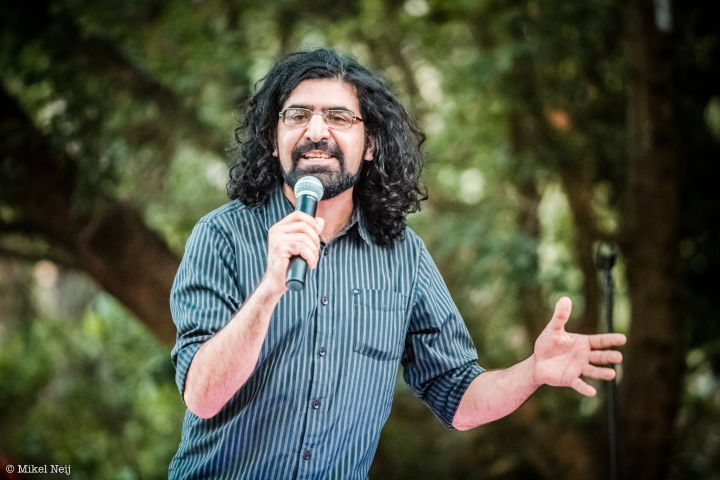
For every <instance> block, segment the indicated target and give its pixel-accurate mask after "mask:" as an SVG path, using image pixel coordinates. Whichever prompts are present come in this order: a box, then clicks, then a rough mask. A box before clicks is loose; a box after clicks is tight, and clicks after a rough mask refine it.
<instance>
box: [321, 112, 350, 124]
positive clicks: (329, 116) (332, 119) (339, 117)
mask: <svg viewBox="0 0 720 480" xmlns="http://www.w3.org/2000/svg"><path fill="white" fill-rule="evenodd" d="M325 121H326V122H328V123H331V124H333V125H339V126H344V125H347V124H348V123H350V122H351V121H352V115H351V114H350V113H349V112H343V111H342V110H328V111H327V113H326V120H325Z"/></svg>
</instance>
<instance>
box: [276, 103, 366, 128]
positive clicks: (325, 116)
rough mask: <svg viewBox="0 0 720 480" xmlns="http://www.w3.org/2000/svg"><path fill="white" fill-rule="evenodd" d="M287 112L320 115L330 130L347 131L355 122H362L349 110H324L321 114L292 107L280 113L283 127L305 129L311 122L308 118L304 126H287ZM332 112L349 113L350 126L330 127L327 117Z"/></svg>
mask: <svg viewBox="0 0 720 480" xmlns="http://www.w3.org/2000/svg"><path fill="white" fill-rule="evenodd" d="M288 110H304V111H306V112H310V115H321V116H322V119H323V122H325V125H327V127H328V128H332V129H335V130H349V129H351V128H352V126H353V125H355V121H358V122H362V121H363V119H362V118H360V117H358V116H357V115H355V114H354V113H352V112H351V111H350V110H338V109H334V110H325V111H322V112H313V111H312V110H310V109H309V108H302V107H292V108H286V109H285V110H283V111H282V112H280V118H281V119H282V122H283V125H285V126H286V127H306V126H308V125H310V120H312V117H310V118H309V119H308V122H307V123H306V124H305V125H288V124H287V123H285V114H286V113H287V112H288ZM333 112H342V113H349V114H350V115H352V120H351V121H350V125H349V126H347V127H338V126H336V125H330V124H329V123H328V122H327V117H328V116H329V115H330V114H331V113H333Z"/></svg>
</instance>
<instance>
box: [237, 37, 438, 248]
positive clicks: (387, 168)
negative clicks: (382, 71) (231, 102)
mask: <svg viewBox="0 0 720 480" xmlns="http://www.w3.org/2000/svg"><path fill="white" fill-rule="evenodd" d="M320 79H337V80H340V81H342V82H345V83H347V84H349V85H352V86H353V87H355V91H356V93H357V97H358V102H359V104H360V115H361V117H362V118H363V121H364V124H365V144H366V145H369V144H370V143H369V142H370V140H372V145H373V161H371V162H366V161H363V162H362V164H361V168H362V170H361V171H360V178H359V180H358V183H357V184H356V185H355V190H354V193H353V196H354V201H355V202H356V205H359V206H360V209H361V212H362V215H361V218H362V221H363V225H364V226H365V228H366V229H367V231H368V232H369V233H370V235H371V236H372V238H373V240H374V242H375V243H376V244H378V245H380V246H384V247H388V246H390V245H392V244H393V243H394V242H395V241H398V240H400V239H402V238H403V234H404V232H405V226H406V221H405V217H406V215H407V214H408V213H412V212H416V211H418V210H420V202H422V201H423V200H426V199H427V193H426V190H425V188H424V187H422V186H421V185H420V174H421V172H422V168H423V165H424V163H425V154H424V151H423V144H424V143H425V135H424V134H423V133H422V131H421V130H420V127H419V125H418V124H417V122H416V121H415V120H413V119H412V118H411V117H410V115H409V114H408V113H407V111H406V110H405V108H403V106H402V105H401V104H400V102H398V101H397V99H396V98H395V97H394V96H393V95H392V94H391V93H390V89H389V87H388V85H387V84H386V83H385V82H384V81H383V80H382V79H381V78H379V77H377V76H376V75H373V74H372V73H371V72H370V71H369V70H368V69H366V68H365V67H363V66H362V65H360V64H359V63H358V62H357V61H356V60H355V59H353V58H352V57H349V56H347V55H341V54H338V53H336V52H334V51H332V50H328V49H317V50H312V51H307V52H297V53H292V54H289V55H286V56H285V57H283V58H282V59H281V60H279V61H278V62H277V63H276V64H275V65H274V66H273V67H272V69H271V70H270V72H268V74H267V76H266V77H265V78H264V79H263V80H262V86H261V87H260V88H259V90H258V91H257V92H256V93H255V95H253V96H252V97H251V98H250V99H249V100H248V102H247V104H246V106H245V110H244V115H243V118H242V120H241V121H240V123H239V124H238V126H237V127H236V128H235V132H234V134H235V140H236V141H237V147H236V148H235V151H234V159H233V160H234V163H233V166H232V167H231V169H230V181H229V183H228V196H229V197H230V198H231V199H233V200H234V199H239V200H240V201H241V202H242V203H244V204H245V205H247V206H255V205H258V204H262V203H265V202H266V201H267V199H268V196H269V193H270V191H271V190H272V189H273V188H274V187H275V186H277V185H282V183H283V177H282V171H281V167H280V161H279V160H278V159H277V158H276V157H273V156H272V152H273V151H274V149H275V145H276V144H277V135H278V132H277V128H278V114H279V112H280V109H281V108H282V105H284V104H285V102H286V101H287V99H288V98H289V97H290V95H291V94H292V92H293V91H294V90H295V88H296V87H297V86H298V85H299V84H300V83H302V82H303V81H305V80H320Z"/></svg>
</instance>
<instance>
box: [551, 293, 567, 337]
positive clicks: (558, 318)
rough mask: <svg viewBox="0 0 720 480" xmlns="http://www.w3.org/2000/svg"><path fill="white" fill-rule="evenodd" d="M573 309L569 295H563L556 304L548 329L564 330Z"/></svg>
mask: <svg viewBox="0 0 720 480" xmlns="http://www.w3.org/2000/svg"><path fill="white" fill-rule="evenodd" d="M571 311H572V300H570V299H569V298H568V297H562V298H561V299H560V300H558V301H557V303H556V304H555V313H553V316H552V318H551V319H550V323H548V326H547V328H548V330H552V331H562V330H564V329H565V324H566V323H567V321H568V319H569V318H570V312H571Z"/></svg>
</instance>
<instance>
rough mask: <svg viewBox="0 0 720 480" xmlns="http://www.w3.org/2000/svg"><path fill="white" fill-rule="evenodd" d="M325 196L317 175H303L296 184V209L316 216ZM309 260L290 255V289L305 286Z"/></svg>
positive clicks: (296, 289)
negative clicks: (319, 203) (321, 200)
mask: <svg viewBox="0 0 720 480" xmlns="http://www.w3.org/2000/svg"><path fill="white" fill-rule="evenodd" d="M322 196H323V186H322V183H320V180H318V179H317V178H315V177H310V176H307V177H303V178H301V179H300V180H298V182H297V183H296V184H295V211H296V212H297V211H298V210H299V211H301V212H304V213H307V214H308V215H310V216H312V217H314V216H315V212H316V211H317V202H318V201H320V199H321V198H322ZM306 273H307V262H306V261H305V259H303V258H302V257H301V256H299V255H293V256H292V257H290V268H288V273H287V280H285V285H287V287H288V288H289V289H290V290H293V291H298V290H302V289H303V287H304V286H305V274H306Z"/></svg>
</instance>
